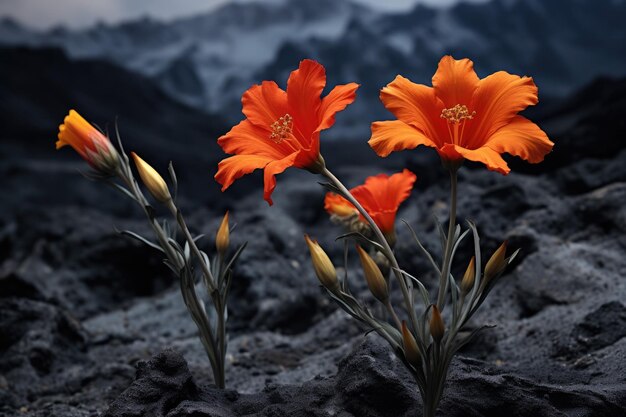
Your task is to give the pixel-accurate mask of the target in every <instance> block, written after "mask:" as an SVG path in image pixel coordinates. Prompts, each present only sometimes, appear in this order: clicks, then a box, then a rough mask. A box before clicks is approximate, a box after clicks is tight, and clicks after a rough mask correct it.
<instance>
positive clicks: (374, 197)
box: [324, 169, 417, 240]
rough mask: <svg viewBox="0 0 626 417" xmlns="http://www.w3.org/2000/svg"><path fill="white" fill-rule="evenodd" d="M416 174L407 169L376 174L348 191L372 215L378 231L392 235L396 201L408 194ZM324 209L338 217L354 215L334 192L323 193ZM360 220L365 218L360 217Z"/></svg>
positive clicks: (352, 210)
mask: <svg viewBox="0 0 626 417" xmlns="http://www.w3.org/2000/svg"><path fill="white" fill-rule="evenodd" d="M416 179H417V177H416V176H415V174H413V173H412V172H411V171H409V170H408V169H405V170H403V171H402V172H398V173H396V174H393V175H391V176H389V175H385V174H378V175H376V176H373V177H369V178H367V179H366V180H365V184H363V185H359V186H357V187H354V188H353V189H351V190H350V193H351V194H352V195H353V196H354V198H355V199H356V201H358V202H359V203H360V204H361V205H362V206H363V208H364V209H365V211H367V213H368V214H369V215H370V216H371V217H372V220H374V223H376V225H377V226H378V227H379V228H380V231H381V232H383V234H384V235H385V236H386V237H387V238H388V240H389V239H390V238H391V239H392V240H394V239H393V236H395V230H394V225H395V221H396V214H397V212H398V208H399V207H400V204H402V202H404V200H406V199H407V198H408V197H409V195H410V194H411V190H412V189H413V184H415V180H416ZM324 208H325V209H326V211H328V212H329V213H330V214H334V215H336V216H338V217H348V216H353V215H356V214H357V213H358V212H357V209H356V207H354V206H353V205H352V203H350V202H349V201H348V200H346V199H345V198H343V197H342V196H340V195H338V194H335V193H327V194H326V197H325V199H324ZM360 219H361V221H362V222H365V219H364V218H363V217H362V216H360Z"/></svg>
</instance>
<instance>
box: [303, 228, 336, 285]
mask: <svg viewBox="0 0 626 417" xmlns="http://www.w3.org/2000/svg"><path fill="white" fill-rule="evenodd" d="M304 240H306V244H307V246H308V247H309V251H310V252H311V261H312V262H313V269H314V270H315V275H317V279H319V280H320V282H321V283H322V285H323V286H324V287H326V288H327V289H328V290H329V291H331V292H333V293H338V292H339V290H340V288H339V281H338V280H337V271H336V270H335V266H334V265H333V263H332V261H331V260H330V258H329V257H328V255H327V254H326V252H324V249H322V247H321V246H320V245H319V244H318V243H317V241H315V240H312V239H310V238H309V235H304Z"/></svg>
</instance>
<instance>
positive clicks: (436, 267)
mask: <svg viewBox="0 0 626 417" xmlns="http://www.w3.org/2000/svg"><path fill="white" fill-rule="evenodd" d="M401 220H402V222H403V223H404V224H405V225H406V227H408V228H409V230H410V231H411V233H412V234H413V239H414V240H415V243H417V246H418V247H419V248H420V249H421V250H422V252H424V254H425V255H426V258H428V260H429V261H430V264H431V265H432V266H433V268H434V269H435V272H437V274H438V275H441V270H440V269H439V266H438V265H437V263H436V262H435V260H434V259H433V257H432V255H431V254H430V252H428V250H426V248H425V247H424V246H423V245H422V242H420V240H419V239H418V238H417V233H415V231H414V230H413V228H412V227H411V225H410V224H409V223H408V222H407V221H406V220H404V219H401Z"/></svg>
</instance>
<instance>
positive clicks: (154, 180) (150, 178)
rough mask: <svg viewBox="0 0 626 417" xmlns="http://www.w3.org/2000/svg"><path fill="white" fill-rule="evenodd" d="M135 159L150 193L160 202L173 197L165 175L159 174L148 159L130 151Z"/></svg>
mask: <svg viewBox="0 0 626 417" xmlns="http://www.w3.org/2000/svg"><path fill="white" fill-rule="evenodd" d="M130 154H131V155H132V157H133V160H134V161H135V166H136V167H137V171H138V172H139V176H140V177H141V181H142V182H143V184H144V185H145V186H146V188H147V189H148V191H150V194H152V196H153V197H154V198H155V199H156V200H157V201H159V202H161V203H166V202H168V201H170V200H171V199H172V196H171V195H170V190H169V189H168V188H167V184H166V183H165V180H164V179H163V177H161V176H160V175H159V173H158V172H156V170H155V169H154V168H152V167H151V166H150V165H149V164H148V163H147V162H146V161H144V160H143V159H141V158H140V157H139V156H137V154H136V153H135V152H131V153H130Z"/></svg>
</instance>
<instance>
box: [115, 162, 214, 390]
mask: <svg viewBox="0 0 626 417" xmlns="http://www.w3.org/2000/svg"><path fill="white" fill-rule="evenodd" d="M125 160H126V161H127V158H126V159H125ZM117 175H118V177H119V178H120V179H121V180H122V181H123V182H124V184H126V186H127V187H128V190H129V191H130V192H131V194H132V195H133V196H134V197H135V200H136V201H137V202H138V203H139V204H140V205H141V206H142V209H143V210H144V213H145V214H146V217H147V218H148V220H149V221H150V225H151V226H152V229H153V231H154V233H155V235H156V237H157V239H158V240H159V243H160V245H161V248H162V249H163V250H164V251H165V254H166V256H167V258H168V259H169V260H170V262H172V264H173V265H175V266H176V267H177V268H178V270H179V271H182V274H187V273H189V271H188V270H187V266H186V265H185V261H184V260H183V259H182V258H181V257H180V256H179V255H178V253H177V252H176V251H175V250H174V249H173V248H172V246H171V245H170V243H169V242H168V241H167V234H166V233H165V231H164V230H163V228H162V227H161V225H160V224H159V223H158V222H157V221H156V219H155V218H154V216H153V215H152V213H151V212H150V211H149V209H148V206H149V203H148V201H147V200H146V198H145V196H144V195H143V193H142V192H141V190H140V189H139V187H138V186H137V183H136V181H135V180H134V177H133V176H132V172H131V170H130V167H129V166H128V165H127V163H122V167H121V168H120V169H119V170H118V173H117ZM169 206H171V207H170V210H172V207H174V216H175V217H176V218H177V220H179V224H180V223H182V225H185V222H184V221H183V219H182V216H178V215H177V214H178V210H177V209H176V208H175V206H174V204H173V202H171V201H170V204H169ZM182 225H181V228H182V229H183V231H184V232H185V237H186V238H187V240H188V241H189V242H190V245H192V246H191V247H192V248H195V251H194V254H195V255H196V256H197V257H198V260H199V262H200V264H201V265H202V266H203V271H205V273H206V272H207V271H208V269H207V265H206V264H205V263H204V260H203V259H202V257H201V256H200V253H199V250H198V248H197V246H196V245H195V242H194V241H193V238H191V234H190V233H189V230H188V229H187V227H186V225H185V227H183V226H182ZM209 276H210V275H209ZM179 280H180V284H181V292H182V295H183V299H184V301H185V305H186V306H187V309H188V310H189V312H190V314H191V316H192V318H193V320H194V321H195V323H196V325H197V327H198V330H199V331H200V340H201V341H202V344H203V345H204V348H205V350H206V352H207V356H208V357H209V362H210V363H211V369H212V371H213V379H214V381H215V384H216V385H217V386H218V388H224V387H225V381H224V379H225V378H224V374H225V371H224V354H223V353H221V352H219V351H218V347H217V346H216V340H215V337H214V335H213V331H212V329H211V324H210V323H209V321H208V318H207V317H206V314H205V313H204V309H203V308H202V306H201V304H200V301H199V300H198V297H197V294H196V290H195V284H194V282H193V278H192V277H183V276H180V275H179ZM216 307H217V305H216ZM220 311H221V310H219V309H218V323H220V324H221V326H218V340H217V341H218V342H219V344H220V350H222V351H223V350H224V349H223V348H222V345H223V343H225V342H224V339H225V335H222V333H225V330H224V328H225V326H224V323H223V322H224V314H223V312H222V313H221V314H220ZM220 332H221V333H220ZM216 353H217V355H216Z"/></svg>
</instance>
